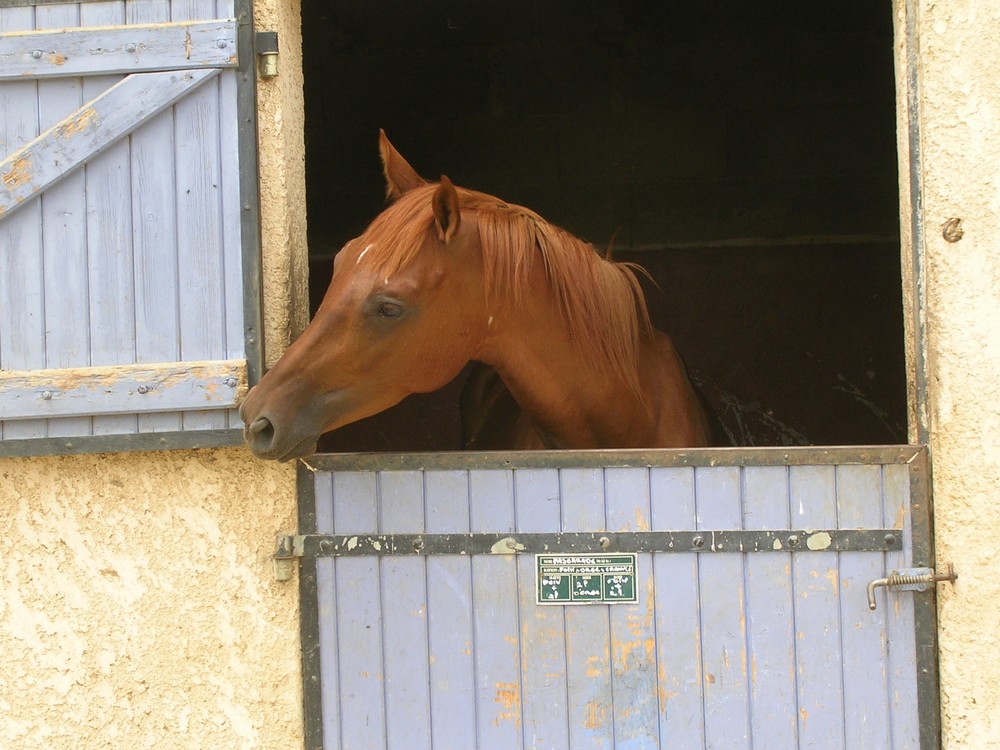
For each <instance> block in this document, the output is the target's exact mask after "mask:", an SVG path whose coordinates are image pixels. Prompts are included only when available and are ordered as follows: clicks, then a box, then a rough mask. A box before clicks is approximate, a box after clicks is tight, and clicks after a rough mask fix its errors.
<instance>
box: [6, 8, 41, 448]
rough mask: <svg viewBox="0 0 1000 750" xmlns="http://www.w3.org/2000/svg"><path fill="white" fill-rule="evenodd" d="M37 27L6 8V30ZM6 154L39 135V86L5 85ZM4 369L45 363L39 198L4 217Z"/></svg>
mask: <svg viewBox="0 0 1000 750" xmlns="http://www.w3.org/2000/svg"><path fill="white" fill-rule="evenodd" d="M33 28H34V9H33V8H31V7H20V8H0V31H30V30H31V29H33ZM0 112H2V113H3V116H2V117H0V154H4V155H5V154H7V153H10V152H12V151H15V150H17V149H18V148H20V147H21V146H23V145H24V144H26V143H28V142H30V141H31V140H32V139H33V138H34V137H35V136H36V135H38V133H39V130H38V85H37V84H36V83H35V82H34V81H11V82H7V83H5V84H4V85H2V86H0ZM0 248H2V249H3V252H0V368H2V369H7V370H34V369H41V368H43V367H45V295H44V292H43V284H44V281H43V279H44V270H43V266H42V257H43V256H42V209H41V201H40V200H33V201H31V204H30V205H28V206H25V207H23V208H22V209H21V210H20V211H18V212H17V213H16V214H14V215H13V216H8V217H7V218H6V219H4V220H3V221H0ZM46 429H47V424H46V420H44V419H31V420H18V421H12V422H6V423H4V422H0V437H3V438H4V439H8V440H12V439H17V438H33V437H45V434H46Z"/></svg>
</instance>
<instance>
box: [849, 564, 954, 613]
mask: <svg viewBox="0 0 1000 750" xmlns="http://www.w3.org/2000/svg"><path fill="white" fill-rule="evenodd" d="M957 579H958V574H957V573H955V567H954V566H953V565H952V564H951V563H948V572H947V573H935V572H934V569H933V568H900V569H899V570H894V571H892V573H890V574H889V576H888V577H887V578H876V579H875V580H874V581H872V582H871V583H869V584H868V609H870V610H874V609H875V608H876V606H878V605H877V604H876V602H875V589H877V588H879V587H881V586H885V587H886V588H889V589H893V590H895V591H926V590H927V589H928V588H930V587H931V586H933V585H935V584H937V583H938V582H939V581H951V582H954V581H955V580H957Z"/></svg>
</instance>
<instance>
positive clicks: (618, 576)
mask: <svg viewBox="0 0 1000 750" xmlns="http://www.w3.org/2000/svg"><path fill="white" fill-rule="evenodd" d="M635 559H636V554H635V553H634V552H628V553H621V552H619V553H597V554H590V555H535V601H536V602H537V603H538V604H620V603H625V604H628V603H632V602H635V601H637V598H636V587H635Z"/></svg>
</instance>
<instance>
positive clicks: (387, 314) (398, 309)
mask: <svg viewBox="0 0 1000 750" xmlns="http://www.w3.org/2000/svg"><path fill="white" fill-rule="evenodd" d="M378 314H379V317H380V318H398V317H399V316H400V315H402V314H403V306H402V305H400V304H398V303H396V302H382V303H381V304H380V305H379V306H378Z"/></svg>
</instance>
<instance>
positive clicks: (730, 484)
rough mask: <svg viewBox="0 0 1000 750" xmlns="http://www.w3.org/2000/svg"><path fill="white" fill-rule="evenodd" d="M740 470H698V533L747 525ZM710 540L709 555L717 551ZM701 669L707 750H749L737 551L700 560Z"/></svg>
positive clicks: (740, 561) (744, 637) (743, 604)
mask: <svg viewBox="0 0 1000 750" xmlns="http://www.w3.org/2000/svg"><path fill="white" fill-rule="evenodd" d="M740 490H741V486H740V469H739V468H738V467H735V466H713V467H704V468H702V467H699V468H697V469H695V499H696V504H697V514H698V529H699V530H713V529H738V528H740V527H741V525H742V520H743V519H742V515H743V513H742V507H741V505H740ZM712 545H713V543H712V541H711V536H710V535H706V538H705V546H704V548H705V549H706V550H708V549H710V548H711V547H712ZM699 576H700V580H699V590H700V591H701V592H702V596H701V637H702V644H703V646H702V669H703V671H704V676H705V746H706V747H709V748H727V750H728V749H729V748H732V749H733V750H735V749H736V748H749V747H750V721H749V715H748V706H749V703H750V700H749V688H748V684H749V672H750V668H749V664H748V659H747V634H746V625H747V621H746V593H745V590H744V586H743V555H742V554H741V553H739V552H738V551H736V550H733V551H731V552H727V551H722V552H719V551H714V552H704V553H703V554H702V555H701V557H700V559H699Z"/></svg>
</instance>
